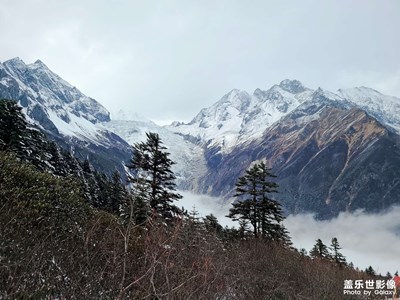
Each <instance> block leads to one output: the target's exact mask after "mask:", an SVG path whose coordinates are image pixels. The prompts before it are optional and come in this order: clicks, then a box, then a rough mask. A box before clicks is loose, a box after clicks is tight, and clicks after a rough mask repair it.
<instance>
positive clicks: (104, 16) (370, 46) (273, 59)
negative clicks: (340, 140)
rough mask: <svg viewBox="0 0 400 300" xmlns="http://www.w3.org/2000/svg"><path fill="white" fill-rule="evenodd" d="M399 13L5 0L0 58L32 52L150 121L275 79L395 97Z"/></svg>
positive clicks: (390, 5)
mask: <svg viewBox="0 0 400 300" xmlns="http://www.w3.org/2000/svg"><path fill="white" fill-rule="evenodd" d="M399 11H400V3H399V2H398V1H397V0H388V1H384V2H382V1H372V0H368V1H364V0H356V1H351V2H349V1H337V0H331V1H301V2H299V1H284V2H283V1H252V2H243V1H228V0H226V1H200V2H198V1H167V2H165V1H127V0H125V1H117V2H110V1H105V0H103V1H93V0H91V1H78V0H71V1H49V0H36V1H22V0H13V1H10V0H4V1H2V5H1V7H0V36H1V39H2V51H1V54H0V60H2V61H4V60H7V59H9V58H12V57H14V56H20V57H21V58H22V59H23V60H24V61H25V62H26V63H30V62H34V61H35V60H36V59H37V58H40V59H41V60H43V61H44V62H45V63H46V64H48V66H49V67H50V68H51V69H53V70H54V71H55V72H56V73H58V74H59V75H60V76H61V77H63V78H65V79H66V80H68V81H70V83H71V84H73V85H76V86H77V87H78V88H80V89H81V90H82V91H83V92H84V93H86V94H88V95H89V96H91V97H94V98H96V99H98V100H99V101H100V102H101V103H102V104H104V105H105V106H106V107H108V108H109V109H110V110H118V109H120V108H129V109H130V110H135V111H137V112H139V113H142V114H143V115H146V116H147V117H149V118H150V119H155V120H160V121H165V120H172V119H180V120H182V119H183V120H189V119H191V118H192V117H193V116H194V115H195V114H196V113H197V112H198V111H199V110H200V109H201V108H202V107H204V106H208V105H211V104H212V103H213V102H215V101H216V100H218V99H219V98H220V97H221V96H222V95H223V94H225V93H226V92H227V91H229V90H231V89H232V88H240V89H245V90H247V91H249V92H252V91H253V90H254V89H255V88H257V87H260V88H268V87H269V86H271V85H272V84H274V83H277V82H280V80H282V79H284V78H297V79H299V80H301V81H303V82H304V84H305V85H307V86H309V87H311V88H316V87H318V86H322V87H324V88H327V89H331V90H336V89H338V88H342V87H348V86H356V85H365V86H370V87H372V88H376V89H378V90H381V91H382V92H384V93H387V94H393V95H397V96H400V88H399V86H400V76H399V74H400V63H399V60H398V53H399V52H400V49H399V48H400V40H399V39H398V38H397V37H398V36H400V18H398V12H399Z"/></svg>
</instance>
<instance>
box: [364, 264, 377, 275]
mask: <svg viewBox="0 0 400 300" xmlns="http://www.w3.org/2000/svg"><path fill="white" fill-rule="evenodd" d="M365 273H367V274H368V275H372V276H374V275H375V270H374V268H372V266H369V267H368V268H366V269H365Z"/></svg>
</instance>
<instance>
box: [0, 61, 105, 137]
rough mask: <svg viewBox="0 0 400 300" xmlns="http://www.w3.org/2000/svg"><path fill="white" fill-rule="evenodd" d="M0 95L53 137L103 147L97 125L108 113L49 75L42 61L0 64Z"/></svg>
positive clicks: (94, 102) (97, 104) (100, 129)
mask: <svg viewBox="0 0 400 300" xmlns="http://www.w3.org/2000/svg"><path fill="white" fill-rule="evenodd" d="M0 94H1V96H2V97H3V98H9V99H15V100H18V101H19V103H20V104H21V106H23V107H24V112H25V113H26V115H27V116H28V117H29V118H30V121H32V122H34V123H36V124H37V125H39V126H40V127H42V128H43V129H45V130H47V131H50V132H53V133H55V134H62V135H64V136H70V137H76V138H78V139H87V140H89V141H90V142H92V143H99V144H107V141H106V139H104V136H103V131H105V128H102V127H101V126H98V124H99V123H100V122H105V121H109V120H110V113H109V112H108V111H107V110H106V109H105V108H104V107H103V106H102V105H101V104H100V103H98V102H97V101H96V100H94V99H92V98H90V97H87V96H86V95H84V94H83V93H82V92H80V91H79V90H78V89H77V88H76V87H74V86H72V85H71V84H69V83H68V82H66V81H65V80H63V79H62V78H61V77H60V76H58V75H57V74H55V73H54V72H52V71H51V70H50V69H49V68H48V67H47V66H46V65H45V64H44V63H43V62H42V61H40V60H37V61H36V62H35V63H33V64H25V63H24V62H23V61H22V60H21V59H19V58H13V59H10V60H7V61H5V62H4V63H2V64H1V63H0Z"/></svg>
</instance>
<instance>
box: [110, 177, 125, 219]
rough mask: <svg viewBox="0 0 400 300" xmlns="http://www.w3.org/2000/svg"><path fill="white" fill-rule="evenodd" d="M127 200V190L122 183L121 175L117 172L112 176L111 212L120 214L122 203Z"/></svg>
mask: <svg viewBox="0 0 400 300" xmlns="http://www.w3.org/2000/svg"><path fill="white" fill-rule="evenodd" d="M125 199H126V190H125V188H124V186H123V185H122V182H121V175H120V174H119V172H118V171H115V172H114V173H113V174H112V176H111V183H110V196H109V201H108V205H109V210H110V211H111V212H113V213H115V214H118V213H119V212H120V209H121V206H122V203H123V202H124V201H125Z"/></svg>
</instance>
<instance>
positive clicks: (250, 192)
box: [228, 161, 290, 244]
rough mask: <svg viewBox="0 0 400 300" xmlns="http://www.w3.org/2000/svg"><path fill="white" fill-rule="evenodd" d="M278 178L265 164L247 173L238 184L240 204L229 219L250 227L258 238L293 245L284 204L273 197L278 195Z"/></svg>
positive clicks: (231, 210)
mask: <svg viewBox="0 0 400 300" xmlns="http://www.w3.org/2000/svg"><path fill="white" fill-rule="evenodd" d="M274 177H275V175H273V174H272V173H271V169H269V168H268V167H267V166H266V164H265V163H264V162H263V161H262V162H260V163H257V164H254V165H253V166H252V167H250V168H249V169H248V170H246V173H245V175H244V176H242V177H240V178H239V179H238V182H237V183H236V193H235V197H238V198H239V200H238V201H237V202H234V203H233V204H232V205H233V207H232V208H231V209H230V211H229V215H228V217H230V218H232V219H233V220H238V221H241V222H248V223H250V225H251V226H252V227H253V235H254V236H255V237H259V236H261V237H264V238H267V239H270V240H274V241H278V242H282V243H284V244H290V238H289V236H288V232H287V230H286V229H285V227H284V226H283V224H282V221H283V220H284V217H283V213H282V209H281V206H280V203H279V202H278V201H276V200H274V199H272V198H271V196H270V194H271V193H277V188H278V185H277V184H276V183H275V182H272V181H271V178H274Z"/></svg>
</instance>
